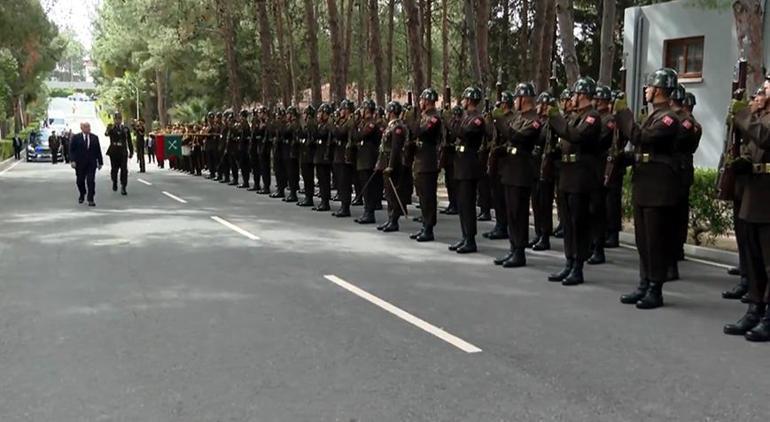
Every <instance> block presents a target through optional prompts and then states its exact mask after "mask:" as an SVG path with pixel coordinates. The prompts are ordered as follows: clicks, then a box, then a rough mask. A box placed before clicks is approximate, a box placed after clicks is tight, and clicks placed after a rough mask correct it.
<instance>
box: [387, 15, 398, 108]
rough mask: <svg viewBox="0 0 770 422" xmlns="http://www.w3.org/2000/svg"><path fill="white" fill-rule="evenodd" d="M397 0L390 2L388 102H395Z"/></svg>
mask: <svg viewBox="0 0 770 422" xmlns="http://www.w3.org/2000/svg"><path fill="white" fill-rule="evenodd" d="M395 11H396V0H390V1H388V45H387V50H388V51H387V52H386V53H385V54H386V55H387V56H388V69H387V71H388V81H387V86H386V88H385V90H386V91H387V92H388V100H393V25H395V22H394V20H395V16H394V15H395Z"/></svg>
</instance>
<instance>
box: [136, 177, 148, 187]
mask: <svg viewBox="0 0 770 422" xmlns="http://www.w3.org/2000/svg"><path fill="white" fill-rule="evenodd" d="M136 181H137V182H139V183H142V184H145V185H147V186H152V183H150V182H148V181H146V180H144V179H139V178H137V179H136Z"/></svg>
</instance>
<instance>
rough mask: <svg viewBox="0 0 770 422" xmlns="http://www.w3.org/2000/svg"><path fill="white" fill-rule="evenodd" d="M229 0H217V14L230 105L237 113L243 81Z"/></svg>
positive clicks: (239, 106)
mask: <svg viewBox="0 0 770 422" xmlns="http://www.w3.org/2000/svg"><path fill="white" fill-rule="evenodd" d="M229 2H230V0H217V15H218V17H219V32H220V34H221V36H222V41H223V42H224V44H225V59H226V60H225V61H226V64H227V91H228V94H229V96H230V105H231V106H232V107H233V111H234V112H236V113H237V112H238V111H240V108H241V81H240V77H239V76H238V57H237V53H236V51H235V23H234V18H233V13H232V10H231V7H230V3H229Z"/></svg>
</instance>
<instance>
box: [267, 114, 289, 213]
mask: <svg viewBox="0 0 770 422" xmlns="http://www.w3.org/2000/svg"><path fill="white" fill-rule="evenodd" d="M285 128H286V109H285V108H283V106H278V107H276V113H275V118H274V119H273V120H272V122H271V124H270V125H268V130H269V131H270V136H271V138H272V140H273V142H272V153H273V172H274V173H275V192H273V193H271V194H270V197H271V198H285V197H286V188H287V187H288V185H289V178H288V176H287V174H286V162H285V160H284V158H285V157H286V155H285V154H284V150H285V149H286V147H287V146H288V144H287V143H286V133H285Z"/></svg>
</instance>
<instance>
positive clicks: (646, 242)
mask: <svg viewBox="0 0 770 422" xmlns="http://www.w3.org/2000/svg"><path fill="white" fill-rule="evenodd" d="M677 79H678V78H677V74H676V72H675V71H674V70H672V69H668V68H663V69H658V70H656V71H655V72H653V73H652V74H651V75H650V76H649V79H648V80H647V86H646V88H645V96H646V98H647V102H648V103H651V104H652V107H653V112H652V113H650V114H649V115H648V116H647V118H646V119H645V120H644V121H643V122H642V123H641V124H637V123H636V122H635V121H634V115H633V113H631V111H629V110H628V108H627V107H626V106H625V104H624V101H618V102H617V103H616V104H615V110H616V119H617V122H618V127H619V128H620V130H621V131H622V132H623V134H624V135H626V136H627V137H628V139H629V141H630V142H631V144H632V145H633V146H634V162H635V165H634V172H633V178H632V181H631V183H632V184H633V203H634V229H635V235H636V247H637V250H638V253H639V266H640V269H639V275H640V282H639V287H638V288H637V289H636V290H634V291H633V292H632V293H630V294H627V295H623V296H622V297H621V298H620V301H621V302H622V303H626V304H636V307H637V308H639V309H653V308H658V307H661V306H663V292H662V290H663V283H664V282H665V281H666V279H667V272H668V270H669V268H670V267H671V265H672V261H674V260H675V259H676V257H675V256H674V255H673V254H672V253H671V250H672V248H671V244H672V242H671V240H672V237H671V234H672V233H673V232H674V229H675V225H674V221H675V218H676V213H675V209H676V204H677V201H678V199H679V197H680V192H681V189H680V186H681V183H680V182H681V175H680V171H679V170H680V169H679V165H678V163H677V162H676V160H675V158H674V152H675V150H674V147H675V144H676V138H677V136H678V134H679V130H680V122H679V118H678V117H677V115H676V113H674V112H673V111H672V110H671V107H670V100H671V93H672V92H673V91H674V89H676V87H677V84H678V81H677Z"/></svg>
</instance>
